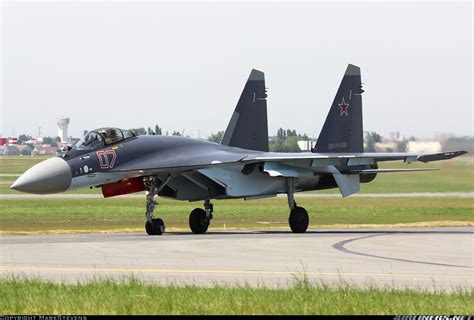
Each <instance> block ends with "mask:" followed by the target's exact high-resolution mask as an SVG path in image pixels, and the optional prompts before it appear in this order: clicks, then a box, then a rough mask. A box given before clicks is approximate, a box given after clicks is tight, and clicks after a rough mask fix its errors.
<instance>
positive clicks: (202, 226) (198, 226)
mask: <svg viewBox="0 0 474 320" xmlns="http://www.w3.org/2000/svg"><path fill="white" fill-rule="evenodd" d="M204 209H205V210H203V209H201V208H196V209H194V210H193V211H191V214H190V215H189V228H191V231H192V232H193V233H195V234H203V233H206V231H207V228H208V227H209V224H210V223H211V220H212V212H214V205H213V204H212V203H211V202H210V201H209V199H207V200H206V201H204Z"/></svg>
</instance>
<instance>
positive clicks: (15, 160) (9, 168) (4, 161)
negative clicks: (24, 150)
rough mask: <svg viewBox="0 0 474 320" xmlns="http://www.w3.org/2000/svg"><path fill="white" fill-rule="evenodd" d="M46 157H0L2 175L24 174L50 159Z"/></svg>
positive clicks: (0, 172)
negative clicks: (32, 167)
mask: <svg viewBox="0 0 474 320" xmlns="http://www.w3.org/2000/svg"><path fill="white" fill-rule="evenodd" d="M48 158H49V157H46V156H37V157H30V156H0V174H5V173H7V174H12V173H18V174H20V173H23V172H25V171H26V170H27V169H28V168H30V167H31V166H33V165H35V164H37V163H39V162H41V161H43V160H46V159H48Z"/></svg>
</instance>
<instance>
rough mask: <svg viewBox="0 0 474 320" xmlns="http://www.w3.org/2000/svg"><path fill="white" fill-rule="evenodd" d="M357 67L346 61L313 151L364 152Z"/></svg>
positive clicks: (360, 90)
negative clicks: (346, 64) (339, 82)
mask: <svg viewBox="0 0 474 320" xmlns="http://www.w3.org/2000/svg"><path fill="white" fill-rule="evenodd" d="M363 92H364V90H362V84H361V77H360V68H359V67H357V66H354V65H352V64H349V65H348V66H347V69H346V73H345V74H344V77H343V78H342V81H341V84H340V86H339V89H338V90H337V93H336V97H335V98H334V101H333V103H332V105H331V109H329V113H328V115H327V118H326V122H325V123H324V126H323V129H322V130H321V133H320V134H319V138H318V141H317V143H316V146H315V147H314V148H313V150H312V151H313V152H317V153H328V152H335V153H337V152H364V137H363V129H362V96H361V94H362V93H363Z"/></svg>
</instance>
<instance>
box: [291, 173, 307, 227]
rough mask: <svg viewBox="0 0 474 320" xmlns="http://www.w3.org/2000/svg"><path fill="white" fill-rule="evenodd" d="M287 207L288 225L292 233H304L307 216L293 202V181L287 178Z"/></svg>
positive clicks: (303, 209) (303, 210)
mask: <svg viewBox="0 0 474 320" xmlns="http://www.w3.org/2000/svg"><path fill="white" fill-rule="evenodd" d="M287 181H288V193H287V195H288V206H289V207H290V217H289V218H288V223H289V224H290V228H291V231H293V232H294V233H305V232H306V229H308V224H309V216H308V212H307V211H306V209H305V208H303V207H298V206H297V205H296V201H295V196H294V194H295V179H294V178H288V180H287Z"/></svg>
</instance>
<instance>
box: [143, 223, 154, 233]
mask: <svg viewBox="0 0 474 320" xmlns="http://www.w3.org/2000/svg"><path fill="white" fill-rule="evenodd" d="M145 231H146V233H147V234H148V235H149V236H152V235H153V234H154V233H153V227H152V225H151V223H150V222H148V221H147V222H146V223H145Z"/></svg>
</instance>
